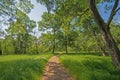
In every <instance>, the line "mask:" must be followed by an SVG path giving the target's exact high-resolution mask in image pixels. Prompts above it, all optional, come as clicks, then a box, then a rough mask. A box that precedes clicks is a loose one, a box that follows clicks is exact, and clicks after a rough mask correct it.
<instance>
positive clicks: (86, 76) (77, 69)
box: [60, 55, 120, 80]
mask: <svg viewBox="0 0 120 80" xmlns="http://www.w3.org/2000/svg"><path fill="white" fill-rule="evenodd" d="M60 61H61V62H62V64H63V65H64V66H65V67H66V68H67V69H68V70H69V71H70V73H71V74H72V75H73V76H74V77H75V78H76V80H120V71H117V70H116V69H115V67H114V66H113V64H112V61H111V60H110V57H102V56H94V55H62V56H61V57H60Z"/></svg>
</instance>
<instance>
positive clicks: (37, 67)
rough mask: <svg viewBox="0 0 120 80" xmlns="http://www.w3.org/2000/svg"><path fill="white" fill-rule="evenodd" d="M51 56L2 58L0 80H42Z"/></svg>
mask: <svg viewBox="0 0 120 80" xmlns="http://www.w3.org/2000/svg"><path fill="white" fill-rule="evenodd" d="M50 56H52V55H51V54H41V55H6V56H0V80H40V76H41V74H42V73H43V68H44V65H45V63H46V62H47V60H48V59H49V58H50Z"/></svg>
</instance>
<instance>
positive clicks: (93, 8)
mask: <svg viewBox="0 0 120 80" xmlns="http://www.w3.org/2000/svg"><path fill="white" fill-rule="evenodd" d="M89 6H90V9H91V11H92V13H93V16H94V18H95V21H96V22H97V23H98V25H101V24H105V22H104V20H103V19H102V17H101V15H100V14H99V12H98V9H97V7H96V5H95V0H89ZM101 27H103V26H101Z"/></svg>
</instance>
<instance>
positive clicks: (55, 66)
mask: <svg viewBox="0 0 120 80" xmlns="http://www.w3.org/2000/svg"><path fill="white" fill-rule="evenodd" d="M41 80H74V79H73V78H72V77H71V75H70V74H69V73H68V72H67V71H66V69H65V68H64V67H63V66H61V64H60V63H59V60H58V57H57V56H53V57H52V58H50V60H49V61H48V63H47V64H46V67H45V71H44V74H43V76H42V79H41Z"/></svg>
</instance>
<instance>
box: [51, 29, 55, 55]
mask: <svg viewBox="0 0 120 80" xmlns="http://www.w3.org/2000/svg"><path fill="white" fill-rule="evenodd" d="M52 53H55V28H53V48H52Z"/></svg>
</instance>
